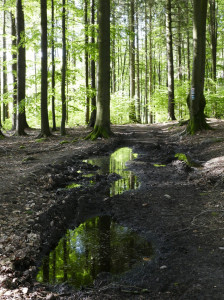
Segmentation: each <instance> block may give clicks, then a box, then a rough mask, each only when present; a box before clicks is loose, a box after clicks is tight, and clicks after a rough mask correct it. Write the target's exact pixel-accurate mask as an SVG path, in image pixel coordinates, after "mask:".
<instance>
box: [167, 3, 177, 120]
mask: <svg viewBox="0 0 224 300" xmlns="http://www.w3.org/2000/svg"><path fill="white" fill-rule="evenodd" d="M166 46H167V69H168V119H170V120H175V119H176V118H175V112H174V67H173V36H172V17H171V0H167V3H166Z"/></svg>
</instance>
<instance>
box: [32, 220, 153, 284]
mask: <svg viewBox="0 0 224 300" xmlns="http://www.w3.org/2000/svg"><path fill="white" fill-rule="evenodd" d="M151 256H152V247H151V244H149V243H148V242H147V241H146V240H144V239H143V238H141V237H140V236H139V235H137V234H136V233H134V232H132V231H131V230H130V229H128V228H127V227H122V226H120V225H118V224H117V223H115V222H114V221H113V220H112V219H111V217H109V216H101V217H96V218H92V219H90V220H87V221H86V222H85V223H82V224H81V225H80V226H79V227H78V228H76V229H75V230H68V231H67V234H66V235H65V236H64V237H63V238H62V239H61V240H60V241H59V243H58V246H57V247H56V248H55V249H54V250H53V251H52V252H51V253H50V254H49V256H48V257H45V258H44V260H43V263H42V266H41V268H40V271H39V273H38V275H37V280H38V281H40V282H48V283H51V284H55V283H62V282H65V281H67V282H69V283H70V284H72V285H74V286H75V287H77V288H80V287H81V286H89V285H91V284H92V283H93V280H94V279H95V278H96V276H97V274H99V273H101V272H110V273H112V274H120V273H122V272H125V271H127V270H129V269H130V268H131V267H132V266H133V265H134V264H136V263H139V262H143V261H148V260H150V258H151Z"/></svg>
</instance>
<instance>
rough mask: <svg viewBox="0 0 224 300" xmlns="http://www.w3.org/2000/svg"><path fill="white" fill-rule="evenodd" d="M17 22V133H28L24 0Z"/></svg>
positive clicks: (18, 5) (17, 5) (18, 11)
mask: <svg viewBox="0 0 224 300" xmlns="http://www.w3.org/2000/svg"><path fill="white" fill-rule="evenodd" d="M16 23H17V49H18V50H17V51H18V53H17V113H16V134H17V135H26V132H25V128H27V127H28V124H27V122H26V114H25V97H26V48H25V41H24V38H25V23H24V12H23V5H22V0H17V2H16Z"/></svg>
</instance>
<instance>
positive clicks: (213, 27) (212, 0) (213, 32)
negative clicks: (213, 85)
mask: <svg viewBox="0 0 224 300" xmlns="http://www.w3.org/2000/svg"><path fill="white" fill-rule="evenodd" d="M209 12H210V28H209V29H210V36H211V49H212V79H213V80H214V81H216V56H217V38H218V36H217V29H218V28H217V27H218V22H217V18H216V0H209Z"/></svg>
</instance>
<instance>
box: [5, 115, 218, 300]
mask: <svg viewBox="0 0 224 300" xmlns="http://www.w3.org/2000/svg"><path fill="white" fill-rule="evenodd" d="M211 123H212V126H213V127H214V128H216V130H215V131H207V132H203V133H202V134H200V135H196V136H194V137H189V136H182V135H181V134H180V133H181V132H182V131H184V128H182V127H179V126H178V125H177V124H176V123H170V124H157V125H153V126H147V125H129V126H128V125H127V126H114V127H113V130H114V132H115V133H116V137H115V138H113V139H110V140H97V141H96V142H89V141H84V140H82V139H81V137H82V136H85V135H86V134H87V132H88V130H87V129H85V128H78V129H74V130H72V129H71V130H69V132H68V133H69V134H68V136H66V137H65V138H61V137H60V136H57V135H56V136H54V137H52V138H50V139H47V140H41V141H35V139H34V137H35V135H37V134H36V132H35V131H31V132H30V135H29V137H25V138H17V137H10V138H7V139H6V140H3V141H0V156H1V160H0V186H1V196H0V205H1V212H0V223H1V236H0V266H1V272H0V284H1V289H0V299H48V300H49V299H224V286H223V280H224V273H223V267H224V266H223V254H224V226H223V218H224V217H223V212H224V210H223V205H224V193H223V186H224V182H223V169H224V158H223V157H224V134H223V132H224V122H222V121H218V120H211ZM127 145H128V146H130V147H133V149H134V151H135V152H137V153H138V154H139V156H138V158H137V159H136V160H134V161H132V162H130V163H128V168H130V169H131V170H133V171H134V173H135V174H136V175H137V176H138V177H139V179H140V181H141V186H140V188H139V189H137V190H135V191H133V190H131V191H129V192H126V193H124V194H122V195H117V196H114V197H112V198H105V188H106V187H108V186H109V184H110V181H111V177H110V176H102V177H100V178H98V181H97V184H96V185H95V186H93V187H87V186H86V188H83V189H81V190H78V191H76V190H72V191H65V190H64V189H63V187H65V185H66V184H67V183H68V182H70V181H71V180H73V181H74V180H75V181H77V182H79V180H80V175H79V173H77V171H78V170H80V169H82V171H83V172H84V173H85V172H87V171H89V168H90V166H89V165H87V164H85V163H83V159H85V158H88V157H90V156H92V155H94V156H96V155H102V154H109V153H111V152H112V151H113V150H114V149H116V148H117V147H120V146H127ZM177 153H181V154H183V153H184V154H186V156H187V158H188V162H190V166H189V165H188V164H187V163H186V162H184V161H181V160H180V159H182V158H183V155H182V156H180V155H179V158H180V159H177V157H176V156H177V155H176V154H177ZM98 214H108V215H111V216H112V217H113V218H115V219H116V220H117V221H118V222H119V223H120V224H122V225H125V226H128V227H129V228H132V229H133V230H134V231H136V232H138V233H140V234H141V235H142V236H144V237H145V238H146V239H147V240H148V241H151V242H152V243H153V247H154V251H155V255H154V257H153V259H152V260H151V261H146V262H144V263H143V264H140V265H139V266H137V267H135V268H134V269H133V270H131V271H129V272H127V273H125V274H123V275H122V276H121V277H119V278H116V279H114V278H112V277H108V278H107V279H105V278H102V277H100V276H99V277H98V279H97V280H96V281H95V285H94V287H93V288H91V289H84V290H81V291H75V290H72V289H71V288H70V287H68V286H67V285H65V284H64V285H61V286H53V287H47V286H44V285H42V284H40V283H37V282H35V276H36V272H37V266H38V264H39V263H40V260H41V257H42V256H43V255H44V254H45V253H47V252H48V251H49V250H50V249H51V248H52V247H53V246H54V245H55V244H56V243H57V241H58V239H59V238H60V237H61V236H62V235H63V233H64V232H65V230H66V229H67V228H68V227H71V226H73V227H74V226H77V225H78V224H80V223H81V222H82V221H84V220H86V219H87V218H89V217H91V216H94V215H98Z"/></svg>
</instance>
